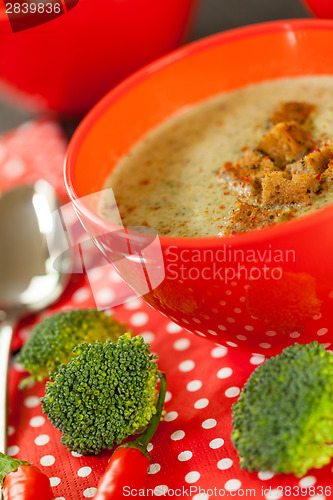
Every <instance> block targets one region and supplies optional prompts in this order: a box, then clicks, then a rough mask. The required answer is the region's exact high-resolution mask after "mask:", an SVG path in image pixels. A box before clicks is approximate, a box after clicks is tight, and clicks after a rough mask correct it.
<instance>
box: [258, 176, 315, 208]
mask: <svg viewBox="0 0 333 500" xmlns="http://www.w3.org/2000/svg"><path fill="white" fill-rule="evenodd" d="M319 187H320V184H319V180H318V179H316V177H315V176H311V175H309V174H294V175H292V177H291V179H289V176H288V174H287V173H286V172H271V173H269V174H267V175H266V177H265V178H264V179H263V181H262V188H263V191H262V204H263V206H264V207H273V206H279V207H281V206H288V205H306V204H307V203H309V202H310V200H311V198H312V196H313V195H314V194H315V193H316V191H318V190H319Z"/></svg>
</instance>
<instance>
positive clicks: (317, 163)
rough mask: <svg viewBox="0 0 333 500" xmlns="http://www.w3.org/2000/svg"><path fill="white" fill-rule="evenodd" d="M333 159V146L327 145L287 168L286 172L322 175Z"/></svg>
mask: <svg viewBox="0 0 333 500" xmlns="http://www.w3.org/2000/svg"><path fill="white" fill-rule="evenodd" d="M332 158H333V145H332V144H331V145H326V146H324V147H322V148H321V149H316V150H315V151H312V152H311V153H309V154H308V155H306V156H304V157H303V158H301V160H298V161H296V162H294V163H290V164H289V165H287V166H286V170H287V171H288V172H290V173H291V174H310V175H318V174H322V173H323V172H324V170H325V169H326V168H327V165H328V163H329V162H330V161H331V160H332Z"/></svg>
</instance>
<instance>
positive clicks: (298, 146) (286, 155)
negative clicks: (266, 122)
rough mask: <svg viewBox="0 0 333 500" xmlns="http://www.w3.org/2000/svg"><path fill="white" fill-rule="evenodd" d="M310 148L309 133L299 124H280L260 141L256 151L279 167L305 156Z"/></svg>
mask: <svg viewBox="0 0 333 500" xmlns="http://www.w3.org/2000/svg"><path fill="white" fill-rule="evenodd" d="M308 147H309V137H308V133H307V132H306V131H305V130H304V129H302V127H301V126H300V125H299V124H298V123H297V122H283V123H278V124H277V125H275V126H274V127H272V128H271V129H270V130H269V131H268V132H267V134H265V135H264V137H263V138H262V139H261V140H260V141H259V143H258V144H257V146H256V149H257V150H258V151H260V152H262V153H264V154H266V155H268V156H269V157H270V158H271V160H272V161H273V162H274V163H275V164H276V165H278V166H279V167H284V166H285V165H287V163H291V162H292V161H294V160H296V159H299V158H301V157H302V156H304V155H305V154H306V153H307V151H308Z"/></svg>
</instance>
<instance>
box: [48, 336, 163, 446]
mask: <svg viewBox="0 0 333 500" xmlns="http://www.w3.org/2000/svg"><path fill="white" fill-rule="evenodd" d="M74 351H75V354H76V355H77V357H76V358H74V359H72V360H71V361H70V362H69V363H68V365H67V366H65V365H61V366H60V368H59V371H58V373H57V374H55V375H54V376H53V377H52V378H51V382H47V384H46V394H45V396H44V397H43V398H41V402H42V405H43V413H46V414H47V416H48V418H49V420H50V421H51V422H52V424H53V425H54V426H55V427H57V428H58V429H59V430H60V431H62V432H63V435H62V438H61V442H62V444H64V445H65V446H67V448H68V449H69V450H74V451H76V452H79V453H82V454H83V455H87V454H93V453H95V454H97V453H99V452H100V451H101V450H102V449H105V448H112V447H113V446H114V444H116V443H117V444H119V443H120V442H121V441H123V440H124V439H125V438H127V437H128V436H130V435H132V434H134V433H135V432H136V431H137V430H138V429H141V428H142V427H144V426H146V425H147V424H148V422H149V421H150V419H151V418H152V416H153V415H154V414H155V412H156V408H155V402H156V395H157V387H156V385H157V380H158V373H159V372H158V367H157V365H156V363H155V362H154V359H156V358H157V356H154V355H152V354H151V353H150V348H149V344H145V342H144V340H143V338H142V337H139V336H138V337H133V338H131V334H130V333H126V334H125V335H123V336H121V337H120V338H119V340H118V342H117V343H116V344H115V343H113V342H111V341H106V342H105V343H104V344H102V343H101V342H99V341H96V342H95V343H94V344H82V345H80V346H79V347H76V348H75V350H74Z"/></svg>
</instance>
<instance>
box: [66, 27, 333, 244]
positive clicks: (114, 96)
mask: <svg viewBox="0 0 333 500" xmlns="http://www.w3.org/2000/svg"><path fill="white" fill-rule="evenodd" d="M299 30H307V31H309V30H329V31H333V20H328V19H311V18H310V19H286V20H281V21H269V22H264V23H258V24H253V25H249V26H243V27H240V28H233V29H230V30H227V31H223V32H220V33H216V34H214V35H210V36H208V37H205V38H202V39H199V40H196V41H194V42H191V43H189V44H187V45H184V46H183V47H180V48H178V49H176V50H174V51H172V52H170V53H168V54H167V55H164V56H162V57H160V58H158V59H157V60H155V61H153V62H152V63H150V64H148V65H146V66H144V67H143V68H141V69H140V70H138V71H136V72H135V73H133V74H132V75H131V76H129V77H127V78H126V79H125V80H123V81H122V82H120V83H119V84H118V85H116V86H115V87H114V88H112V89H111V90H110V91H109V92H108V93H107V94H106V95H105V96H104V97H103V98H102V99H101V100H100V101H99V102H98V103H97V104H96V105H95V106H93V108H92V109H91V110H90V111H89V112H88V114H87V115H86V116H85V117H84V118H83V120H82V121H81V123H80V124H79V126H78V127H77V129H76V130H75V132H74V134H73V137H72V138H71V140H70V142H69V145H68V148H67V152H66V157H65V163H64V179H65V185H66V189H67V192H68V194H69V196H70V198H71V200H72V203H73V206H74V207H75V208H76V209H77V211H78V212H79V213H82V214H83V215H84V216H85V217H86V218H87V219H89V220H90V221H91V222H93V223H94V224H96V225H97V226H98V227H99V228H101V229H102V230H103V231H104V232H105V233H108V232H112V231H115V230H116V229H119V226H116V225H114V224H112V223H110V222H108V221H106V220H105V219H103V218H102V217H100V216H99V215H98V214H97V213H96V212H94V211H92V210H91V209H90V208H89V207H88V206H87V205H86V204H85V203H84V202H83V201H82V199H80V196H79V194H78V192H77V190H76V185H75V165H76V161H77V158H78V155H79V151H80V148H81V145H82V144H83V143H84V141H85V138H86V136H87V135H88V133H89V131H90V129H91V128H92V127H93V126H94V124H95V123H96V122H97V121H98V120H99V119H100V117H101V116H102V115H103V114H104V112H105V110H106V109H108V108H109V107H110V106H111V105H112V104H113V103H115V102H116V101H117V100H118V99H120V98H121V97H122V96H123V95H124V94H126V93H127V92H128V91H130V90H131V89H132V88H133V87H135V86H136V85H137V84H138V83H141V82H142V81H144V80H146V79H148V78H149V77H150V75H151V74H154V73H157V72H159V71H161V70H163V69H164V68H166V67H168V66H170V65H172V64H173V63H175V62H178V61H180V60H182V59H185V58H187V57H188V56H192V55H194V54H196V53H198V52H202V51H204V50H207V49H210V48H213V47H214V46H216V45H220V44H227V43H232V42H234V41H238V40H241V39H242V38H248V37H253V36H262V35H266V34H271V33H277V32H295V31H299ZM328 221H331V222H332V221H333V203H332V204H330V205H328V206H326V207H323V208H321V209H318V210H316V211H315V212H313V213H311V214H308V215H306V216H304V217H300V218H298V219H296V220H291V221H288V222H287V223H282V224H277V225H275V226H271V227H268V228H264V229H258V230H254V231H248V232H244V233H238V234H236V235H229V236H221V237H220V236H209V237H205V236H202V237H200V236H199V237H173V236H165V235H159V240H160V243H161V245H162V247H163V246H164V247H165V246H166V247H168V246H176V247H179V248H181V247H184V248H198V247H201V248H202V247H205V248H220V247H221V246H226V245H232V246H234V245H235V244H236V245H237V246H248V245H251V244H252V245H254V244H256V243H261V242H262V241H263V240H267V241H269V242H272V241H274V240H276V239H278V238H280V237H281V236H284V237H288V235H291V234H292V233H295V231H297V230H299V231H300V230H308V231H311V228H312V227H313V226H316V225H317V224H318V223H319V222H320V223H321V224H323V223H326V222H328ZM136 234H137V236H138V237H140V236H141V237H142V235H140V233H136Z"/></svg>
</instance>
